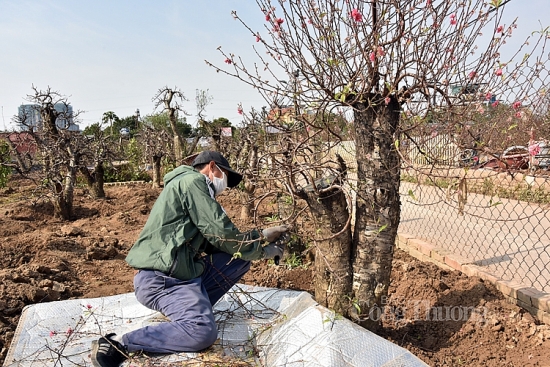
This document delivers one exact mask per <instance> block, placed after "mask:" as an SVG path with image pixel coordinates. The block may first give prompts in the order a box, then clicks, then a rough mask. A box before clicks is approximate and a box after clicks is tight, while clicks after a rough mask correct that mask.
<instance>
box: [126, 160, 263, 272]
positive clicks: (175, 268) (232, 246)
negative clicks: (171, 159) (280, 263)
mask: <svg viewBox="0 0 550 367" xmlns="http://www.w3.org/2000/svg"><path fill="white" fill-rule="evenodd" d="M259 238H260V235H259V233H258V231H256V230H252V231H250V232H244V233H243V232H240V231H239V230H238V229H237V228H236V227H235V225H234V224H233V223H232V222H231V220H230V219H229V217H228V216H227V214H225V212H224V211H223V209H222V207H221V206H220V204H219V203H218V202H217V201H216V200H214V199H213V198H212V197H211V196H210V194H209V190H208V184H207V183H206V177H205V176H204V175H203V174H202V173H199V172H198V171H197V170H195V169H194V168H192V167H189V166H180V167H178V168H176V169H175V170H174V171H172V172H170V173H168V174H167V175H166V176H164V189H163V190H162V192H161V193H160V195H159V197H158V199H157V201H156V202H155V204H154V205H153V208H152V209H151V214H150V215H149V219H147V223H145V227H143V230H142V231H141V233H140V235H139V238H138V239H137V241H136V243H135V244H134V246H133V247H132V248H131V249H130V252H129V253H128V256H127V257H126V262H127V263H128V264H129V265H130V266H132V267H134V268H136V269H149V270H158V271H161V272H163V273H166V274H168V275H170V276H172V277H174V278H178V279H181V280H190V279H193V278H196V277H198V276H200V275H201V274H202V272H203V270H204V262H203V261H202V260H201V259H200V255H201V253H203V252H205V251H206V252H209V250H208V249H212V246H213V250H214V251H218V252H219V251H223V252H227V253H229V254H232V255H233V254H237V255H236V256H237V257H240V258H242V259H244V260H256V259H260V258H262V256H263V254H262V246H261V242H260V240H259ZM209 244H211V246H210V245H209Z"/></svg>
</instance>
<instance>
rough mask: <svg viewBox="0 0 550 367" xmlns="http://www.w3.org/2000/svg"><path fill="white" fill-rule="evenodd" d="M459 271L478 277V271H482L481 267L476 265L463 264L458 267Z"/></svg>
mask: <svg viewBox="0 0 550 367" xmlns="http://www.w3.org/2000/svg"><path fill="white" fill-rule="evenodd" d="M460 271H461V272H463V273H464V274H466V275H467V276H469V277H479V272H480V271H482V269H481V268H480V267H479V266H477V265H473V264H464V265H462V267H461V268H460Z"/></svg>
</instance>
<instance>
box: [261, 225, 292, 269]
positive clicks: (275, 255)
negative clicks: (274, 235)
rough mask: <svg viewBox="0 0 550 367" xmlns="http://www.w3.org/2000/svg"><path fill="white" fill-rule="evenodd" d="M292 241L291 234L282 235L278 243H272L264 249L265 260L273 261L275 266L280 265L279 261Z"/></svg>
mask: <svg viewBox="0 0 550 367" xmlns="http://www.w3.org/2000/svg"><path fill="white" fill-rule="evenodd" d="M289 241H290V234H289V233H288V232H284V233H282V234H281V235H280V236H279V238H278V239H277V241H274V242H270V243H268V244H267V245H266V246H264V247H263V250H264V258H266V259H273V261H274V262H275V265H279V261H280V260H281V258H282V257H283V253H284V251H285V249H286V244H287V243H288V242H289Z"/></svg>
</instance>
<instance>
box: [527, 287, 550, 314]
mask: <svg viewBox="0 0 550 367" xmlns="http://www.w3.org/2000/svg"><path fill="white" fill-rule="evenodd" d="M539 293H540V294H538V295H534V296H532V297H531V303H532V304H533V306H534V307H536V308H538V309H539V310H541V311H544V312H548V313H550V294H548V293H542V292H539Z"/></svg>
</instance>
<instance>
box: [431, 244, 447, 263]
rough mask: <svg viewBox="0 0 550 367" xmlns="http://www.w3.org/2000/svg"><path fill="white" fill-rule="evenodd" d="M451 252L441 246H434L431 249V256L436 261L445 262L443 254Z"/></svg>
mask: <svg viewBox="0 0 550 367" xmlns="http://www.w3.org/2000/svg"><path fill="white" fill-rule="evenodd" d="M450 253H451V252H450V251H447V250H445V249H443V248H440V247H436V248H434V249H433V250H432V254H431V258H432V259H434V260H435V261H437V262H440V263H442V264H445V256H447V255H449V254H450Z"/></svg>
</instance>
